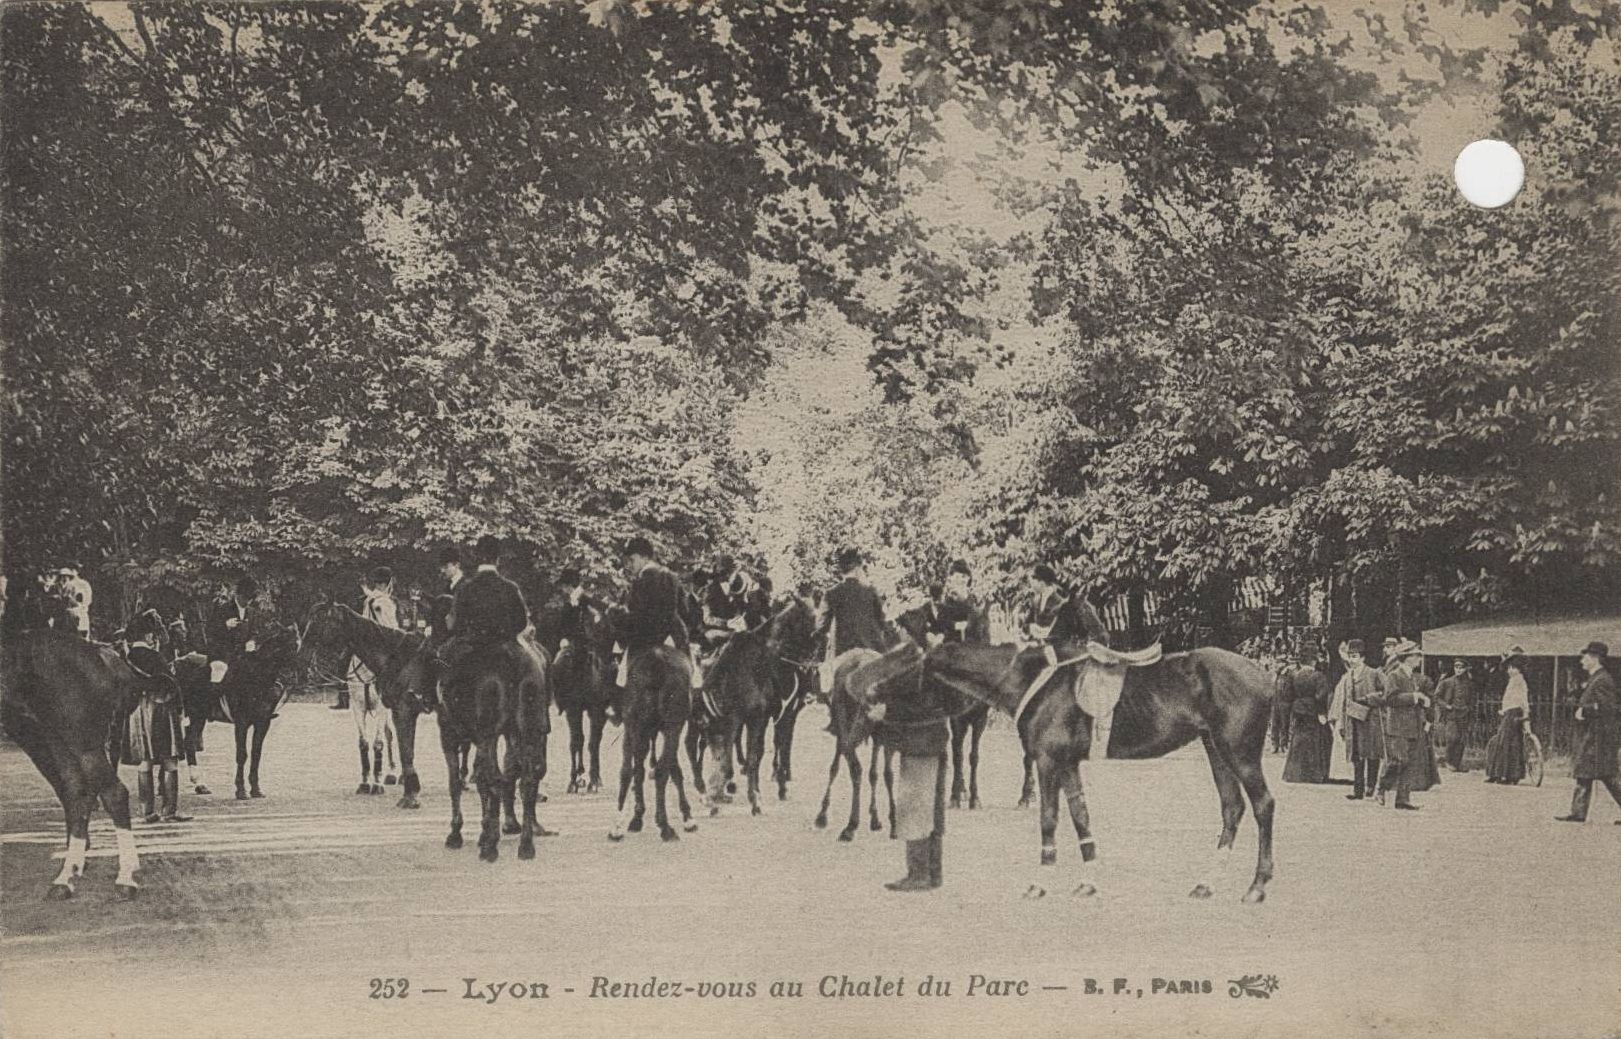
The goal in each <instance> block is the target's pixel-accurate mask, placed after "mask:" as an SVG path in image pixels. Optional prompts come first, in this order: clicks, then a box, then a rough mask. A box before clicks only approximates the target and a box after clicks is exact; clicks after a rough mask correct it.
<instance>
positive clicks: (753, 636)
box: [693, 598, 816, 815]
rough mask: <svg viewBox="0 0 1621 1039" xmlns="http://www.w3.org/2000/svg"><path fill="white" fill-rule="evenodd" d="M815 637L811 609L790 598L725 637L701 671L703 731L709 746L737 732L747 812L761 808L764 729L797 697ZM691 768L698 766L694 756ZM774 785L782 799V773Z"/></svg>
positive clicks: (723, 742)
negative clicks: (748, 627)
mask: <svg viewBox="0 0 1621 1039" xmlns="http://www.w3.org/2000/svg"><path fill="white" fill-rule="evenodd" d="M815 640H816V611H815V610H814V609H812V608H811V605H810V604H809V603H807V602H805V601H804V600H802V599H798V598H795V599H792V600H791V601H790V602H789V603H788V604H787V605H786V606H784V607H783V608H782V609H781V610H779V611H778V612H777V613H776V614H774V615H773V616H771V617H770V618H768V619H767V620H766V621H765V622H764V623H763V624H761V625H760V626H759V627H757V628H754V629H751V630H748V631H740V632H738V633H737V634H735V635H733V636H732V637H731V638H730V639H728V640H727V642H726V645H725V646H723V647H722V648H721V651H720V654H719V656H717V657H716V659H715V663H714V665H713V666H712V667H711V668H710V669H709V673H708V674H707V675H705V676H704V687H703V691H702V703H703V705H704V712H705V714H706V715H708V719H707V720H708V726H707V729H708V731H707V736H708V738H709V740H710V744H711V747H727V746H730V745H731V744H732V742H733V740H734V739H735V738H736V736H737V735H738V734H739V733H740V732H741V734H742V736H743V753H742V755H741V769H742V771H743V776H744V779H745V781H746V783H747V787H748V797H749V810H750V812H751V814H753V815H759V814H760V811H761V809H760V764H761V762H762V761H763V760H764V758H765V738H766V729H767V728H768V727H769V726H770V725H771V723H772V722H773V721H774V720H777V719H778V718H779V717H780V716H781V715H782V713H783V710H784V707H785V706H786V705H787V704H788V702H789V701H790V700H796V701H797V700H798V699H799V696H800V692H801V689H800V684H801V681H802V679H801V675H800V673H801V671H802V670H803V669H804V668H805V666H806V663H807V661H808V659H809V657H810V655H811V651H812V646H813V643H814V642H815ZM796 714H797V711H796ZM779 724H780V722H779ZM790 732H791V730H790ZM789 738H792V737H791V735H790V737H789ZM780 765H781V766H782V767H783V768H786V765H787V761H786V758H783V759H781V760H780ZM693 768H694V770H695V771H696V770H697V769H698V768H699V763H698V762H697V761H696V760H694V761H693ZM695 783H696V779H695ZM700 789H701V788H700ZM777 789H778V797H779V798H780V799H786V797H787V779H786V777H785V776H782V777H781V778H779V779H778V788H777Z"/></svg>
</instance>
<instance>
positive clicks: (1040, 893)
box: [1024, 884, 1047, 900]
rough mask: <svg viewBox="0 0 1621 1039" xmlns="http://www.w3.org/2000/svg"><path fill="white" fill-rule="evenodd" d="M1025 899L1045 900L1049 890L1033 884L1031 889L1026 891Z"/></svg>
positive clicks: (1028, 888)
mask: <svg viewBox="0 0 1621 1039" xmlns="http://www.w3.org/2000/svg"><path fill="white" fill-rule="evenodd" d="M1024 897H1025V898H1028V899H1032V900H1034V899H1037V898H1045V897H1047V889H1046V888H1044V887H1037V886H1036V885H1034V884H1031V885H1030V886H1029V887H1027V888H1025V889H1024Z"/></svg>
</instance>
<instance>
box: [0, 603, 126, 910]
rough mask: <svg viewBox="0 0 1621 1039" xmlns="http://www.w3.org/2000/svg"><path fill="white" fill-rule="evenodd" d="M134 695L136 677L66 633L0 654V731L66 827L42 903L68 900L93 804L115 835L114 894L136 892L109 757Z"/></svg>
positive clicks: (16, 634)
mask: <svg viewBox="0 0 1621 1039" xmlns="http://www.w3.org/2000/svg"><path fill="white" fill-rule="evenodd" d="M136 687H137V683H136V676H135V673H134V672H133V671H132V670H131V669H130V667H129V665H128V664H127V663H125V662H124V660H123V658H121V657H120V656H119V655H118V654H117V653H116V652H114V651H113V650H112V649H111V648H110V647H104V646H98V645H95V644H93V643H90V642H87V641H86V640H84V639H82V638H80V637H79V636H78V635H76V634H70V633H68V632H64V631H52V630H28V631H21V630H19V631H10V630H8V631H7V632H6V635H5V642H4V646H3V648H0V725H3V726H4V728H5V731H6V735H8V736H10V737H11V738H12V739H13V740H15V741H16V743H17V745H18V746H19V747H21V748H22V749H23V753H25V754H27V755H28V757H29V760H31V761H33V763H34V765H35V767H37V768H38V769H39V771H40V774H41V775H42V776H44V777H45V780H46V782H48V783H50V784H51V789H52V790H54V791H56V797H57V800H58V801H60V802H61V803H62V812H63V814H64V815H65V816H66V820H67V842H68V843H67V854H66V856H65V857H64V859H63V862H62V871H61V873H59V874H58V875H57V877H56V879H55V880H53V881H51V886H50V887H49V888H47V889H46V897H48V898H51V899H57V900H60V899H68V898H72V897H73V892H74V886H75V885H76V884H77V882H78V879H79V877H81V876H82V875H83V874H84V866H85V853H86V851H87V850H88V849H89V846H90V813H91V811H92V810H94V808H95V805H96V802H97V801H100V802H101V806H102V808H103V809H105V810H106V812H107V814H108V815H110V816H112V819H113V826H114V827H115V828H116V831H117V839H118V876H117V878H116V879H115V880H114V881H113V884H114V888H115V889H116V890H117V892H118V895H119V897H121V898H125V899H129V898H134V897H135V895H136V892H137V890H138V889H139V886H140V885H139V884H137V883H136V881H135V871H136V870H137V869H139V868H140V856H139V854H138V853H137V851H136V848H135V834H134V831H132V830H131V829H130V817H129V789H128V788H127V787H125V786H124V784H123V782H121V781H120V780H119V778H118V769H117V768H116V767H114V765H113V759H111V758H110V757H109V755H108V746H109V745H110V744H111V742H112V741H113V740H114V739H115V738H116V728H117V726H118V723H119V721H120V720H121V719H122V718H123V717H124V716H125V712H126V708H127V704H128V702H129V701H130V700H132V699H133V697H134V696H135V691H136Z"/></svg>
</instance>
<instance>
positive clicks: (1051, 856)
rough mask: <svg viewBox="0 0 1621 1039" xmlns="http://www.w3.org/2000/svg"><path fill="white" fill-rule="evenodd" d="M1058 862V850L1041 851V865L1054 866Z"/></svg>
mask: <svg viewBox="0 0 1621 1039" xmlns="http://www.w3.org/2000/svg"><path fill="white" fill-rule="evenodd" d="M1057 862H1058V852H1057V851H1056V850H1054V849H1052V848H1043V849H1041V864H1042V865H1043V866H1052V865H1055V864H1057Z"/></svg>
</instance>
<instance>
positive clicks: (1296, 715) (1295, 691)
mask: <svg viewBox="0 0 1621 1039" xmlns="http://www.w3.org/2000/svg"><path fill="white" fill-rule="evenodd" d="M1332 693H1333V689H1332V688H1331V687H1330V686H1329V683H1328V676H1327V675H1325V674H1323V673H1322V672H1321V671H1319V670H1317V669H1316V668H1315V667H1298V668H1294V669H1291V670H1289V671H1285V672H1284V673H1283V674H1282V675H1281V676H1280V680H1279V689H1278V699H1279V701H1280V702H1281V703H1282V704H1283V705H1284V707H1285V709H1286V710H1287V711H1288V717H1289V757H1288V760H1287V761H1285V762H1284V765H1283V781H1284V782H1285V783H1326V782H1328V770H1329V763H1330V761H1331V759H1332V756H1333V753H1334V733H1333V730H1331V729H1330V728H1329V727H1328V723H1327V722H1326V721H1325V719H1326V718H1327V717H1328V702H1329V698H1330V696H1331V695H1332Z"/></svg>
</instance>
